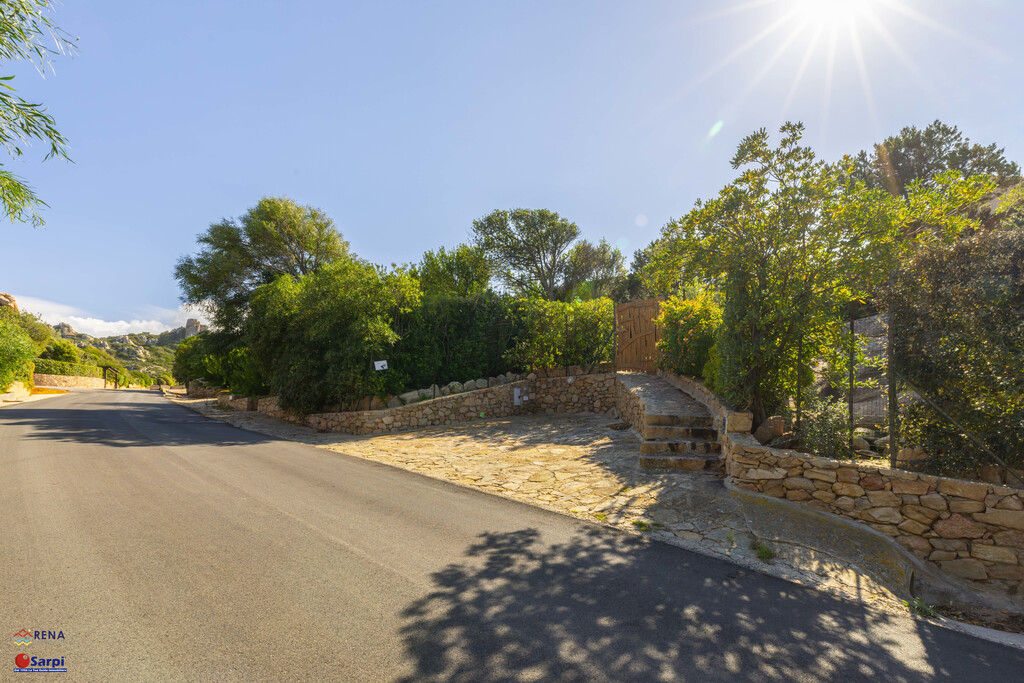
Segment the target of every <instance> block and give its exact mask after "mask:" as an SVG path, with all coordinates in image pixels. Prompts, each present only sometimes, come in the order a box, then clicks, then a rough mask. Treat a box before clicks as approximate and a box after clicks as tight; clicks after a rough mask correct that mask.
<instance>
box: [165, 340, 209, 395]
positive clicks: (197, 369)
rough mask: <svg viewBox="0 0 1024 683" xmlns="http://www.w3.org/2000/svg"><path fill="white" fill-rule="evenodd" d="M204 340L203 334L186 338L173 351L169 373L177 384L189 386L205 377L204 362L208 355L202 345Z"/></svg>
mask: <svg viewBox="0 0 1024 683" xmlns="http://www.w3.org/2000/svg"><path fill="white" fill-rule="evenodd" d="M205 339H206V337H205V335H203V334H197V335H193V336H191V337H186V338H185V339H183V340H182V341H181V343H180V344H178V347H177V348H176V349H175V350H174V365H173V366H172V368H171V373H172V374H173V375H174V377H175V379H177V380H178V381H179V382H183V383H184V384H189V383H190V382H194V381H195V380H197V379H204V378H205V377H206V364H205V361H206V356H207V355H208V354H207V349H206V347H205V345H204V341H205Z"/></svg>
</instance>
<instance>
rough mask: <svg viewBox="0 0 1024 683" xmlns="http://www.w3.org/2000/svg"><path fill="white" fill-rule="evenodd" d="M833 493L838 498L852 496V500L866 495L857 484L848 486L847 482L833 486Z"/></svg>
mask: <svg viewBox="0 0 1024 683" xmlns="http://www.w3.org/2000/svg"><path fill="white" fill-rule="evenodd" d="M832 491H833V492H834V493H835V494H836V495H837V496H850V497H852V498H858V497H860V496H863V495H864V489H862V488H861V487H860V486H858V485H857V484H848V483H846V482H837V483H835V484H833V485H832Z"/></svg>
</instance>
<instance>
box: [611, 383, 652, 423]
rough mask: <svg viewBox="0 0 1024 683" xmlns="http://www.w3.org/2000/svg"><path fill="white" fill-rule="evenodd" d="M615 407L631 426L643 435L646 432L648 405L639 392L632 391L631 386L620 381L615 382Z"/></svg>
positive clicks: (623, 419)
mask: <svg viewBox="0 0 1024 683" xmlns="http://www.w3.org/2000/svg"><path fill="white" fill-rule="evenodd" d="M615 409H616V410H617V411H618V412H619V417H621V418H622V421H623V422H627V423H629V426H630V427H632V428H633V429H635V430H636V431H637V432H639V433H640V434H641V435H643V434H644V431H645V430H644V428H645V426H646V417H647V407H646V405H645V404H644V401H643V399H642V398H640V396H639V394H636V393H634V392H632V391H630V390H629V387H627V386H626V385H625V384H623V383H622V382H620V381H616V382H615Z"/></svg>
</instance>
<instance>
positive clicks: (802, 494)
mask: <svg viewBox="0 0 1024 683" xmlns="http://www.w3.org/2000/svg"><path fill="white" fill-rule="evenodd" d="M810 499H811V494H809V493H807V492H806V491H786V500H795V501H802V500H810Z"/></svg>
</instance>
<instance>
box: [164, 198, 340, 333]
mask: <svg viewBox="0 0 1024 683" xmlns="http://www.w3.org/2000/svg"><path fill="white" fill-rule="evenodd" d="M197 240H198V242H199V243H200V245H202V250H201V251H200V252H199V254H197V255H196V256H186V257H182V258H181V259H179V260H178V263H177V265H176V266H175V268H174V277H175V278H176V279H177V280H178V284H179V285H180V286H181V289H182V292H183V296H182V298H183V299H184V301H186V302H188V303H190V304H196V305H202V306H205V307H208V309H209V310H210V312H211V314H212V316H213V320H214V322H215V324H216V325H217V326H218V327H220V328H221V329H222V330H225V331H228V332H236V333H237V332H239V331H240V330H241V328H242V325H243V323H244V321H245V317H246V314H247V311H248V305H249V298H250V296H251V295H252V293H253V291H254V290H255V289H256V288H257V287H259V286H260V285H264V284H268V283H270V282H273V281H274V280H275V279H276V278H278V277H280V276H282V275H288V276H291V277H293V278H297V277H299V276H301V275H309V274H310V273H313V272H315V271H317V270H318V269H320V268H321V267H323V266H324V265H326V264H328V263H331V262H333V261H336V260H338V259H343V258H346V257H347V255H348V243H347V242H345V241H344V240H343V239H342V237H341V233H339V232H338V231H337V229H336V228H335V226H334V221H332V220H331V219H330V218H329V217H328V216H327V215H326V214H325V213H323V212H322V211H320V210H319V209H315V208H313V207H310V206H299V205H298V204H296V203H295V202H293V201H292V200H290V199H287V198H284V197H280V198H278V197H265V198H263V199H261V200H260V201H259V203H258V204H257V205H256V206H255V207H253V208H252V209H250V210H249V211H248V212H246V214H245V215H244V216H242V217H241V218H240V219H239V220H238V221H234V220H224V221H221V222H219V223H213V224H212V225H210V228H209V229H208V230H207V231H206V232H205V233H203V234H201V235H199V236H198V238H197Z"/></svg>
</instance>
